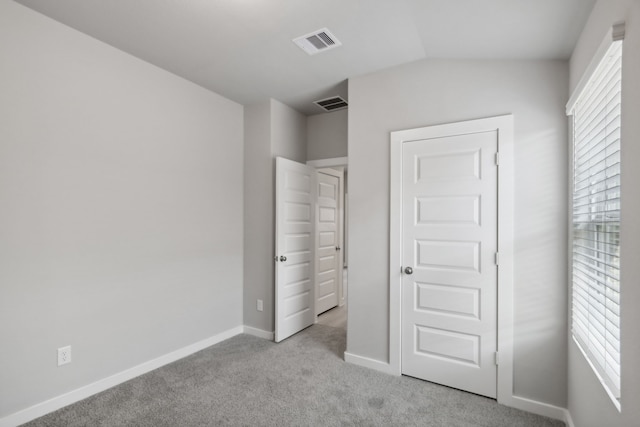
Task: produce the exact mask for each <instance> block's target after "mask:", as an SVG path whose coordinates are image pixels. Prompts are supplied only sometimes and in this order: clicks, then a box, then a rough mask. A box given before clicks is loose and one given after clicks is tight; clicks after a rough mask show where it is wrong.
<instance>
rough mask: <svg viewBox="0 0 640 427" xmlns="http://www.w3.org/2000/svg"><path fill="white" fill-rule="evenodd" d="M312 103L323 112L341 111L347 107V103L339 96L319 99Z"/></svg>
mask: <svg viewBox="0 0 640 427" xmlns="http://www.w3.org/2000/svg"><path fill="white" fill-rule="evenodd" d="M313 103H314V104H316V105H317V106H318V107H320V108H322V109H323V110H324V111H335V110H341V109H343V108H347V106H348V105H349V104H347V101H345V100H344V99H342V98H341V97H339V96H332V97H331V98H325V99H321V100H319V101H314V102H313Z"/></svg>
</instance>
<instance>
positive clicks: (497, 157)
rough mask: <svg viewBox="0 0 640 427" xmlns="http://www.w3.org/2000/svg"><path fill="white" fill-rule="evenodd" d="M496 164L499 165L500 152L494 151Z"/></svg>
mask: <svg viewBox="0 0 640 427" xmlns="http://www.w3.org/2000/svg"><path fill="white" fill-rule="evenodd" d="M495 160H496V166H500V153H496V159H495Z"/></svg>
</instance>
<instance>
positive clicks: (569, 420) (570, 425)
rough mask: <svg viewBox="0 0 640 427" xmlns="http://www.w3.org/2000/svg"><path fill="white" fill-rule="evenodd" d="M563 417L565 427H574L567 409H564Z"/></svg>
mask: <svg viewBox="0 0 640 427" xmlns="http://www.w3.org/2000/svg"><path fill="white" fill-rule="evenodd" d="M564 415H565V417H564V422H565V423H566V424H567V427H576V425H575V424H574V423H573V418H571V412H569V410H568V409H565V414H564Z"/></svg>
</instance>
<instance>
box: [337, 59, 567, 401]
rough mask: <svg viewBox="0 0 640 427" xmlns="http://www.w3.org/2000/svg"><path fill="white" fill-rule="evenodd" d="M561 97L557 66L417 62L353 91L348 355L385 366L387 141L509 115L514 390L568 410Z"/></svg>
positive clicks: (562, 74) (359, 83)
mask: <svg viewBox="0 0 640 427" xmlns="http://www.w3.org/2000/svg"><path fill="white" fill-rule="evenodd" d="M567 96H568V64H567V63H566V62H564V61H562V62H559V61H430V60H425V61H418V62H414V63H411V64H407V65H404V66H400V67H396V68H393V69H389V70H385V71H381V72H378V73H374V74H370V75H366V76H362V77H358V78H354V79H351V80H350V81H349V103H350V106H349V209H350V217H349V226H350V231H349V245H350V249H349V323H348V334H347V337H348V342H347V351H348V352H350V353H353V354H355V355H359V356H364V357H368V358H371V359H375V360H379V361H383V362H388V349H389V339H388V337H389V315H388V312H389V290H388V286H389V274H388V273H389V133H390V132H391V131H395V130H401V129H409V128H416V127H421V126H428V125H434V124H440V123H448V122H455V121H462V120H469V119H477V118H482V117H489V116H495V115H502V114H508V113H513V114H514V120H515V159H514V161H515V165H514V167H515V192H516V194H515V229H514V234H515V242H514V244H515V253H514V255H515V265H514V267H515V276H514V280H515V288H514V293H515V301H514V304H515V306H514V309H515V325H514V333H515V348H514V357H515V360H514V390H515V394H516V395H518V396H521V397H525V398H530V399H534V400H537V401H541V402H547V403H550V404H554V405H558V406H563V407H564V406H565V404H566V378H567V377H566V351H567V343H566V328H567V322H566V298H567V291H566V289H567V288H566V262H567V254H566V251H567V243H566V232H567V226H566V215H567V208H566V197H567V191H566V181H567V167H566V162H567V155H566V152H567V148H566V147H567V146H566V141H567V137H566V135H567V134H566V132H567V126H566V118H565V115H564V106H565V103H566V101H567ZM381 99H383V100H384V102H380V100H381Z"/></svg>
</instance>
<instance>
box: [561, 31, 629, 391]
mask: <svg viewBox="0 0 640 427" xmlns="http://www.w3.org/2000/svg"><path fill="white" fill-rule="evenodd" d="M621 77H622V40H618V41H614V42H613V43H612V44H611V45H610V46H609V48H608V50H607V52H606V54H605V55H604V57H603V59H602V60H601V61H600V63H599V64H598V66H597V67H596V68H595V71H594V72H593V74H592V75H591V77H590V79H589V80H588V82H587V83H586V85H585V86H584V88H583V90H582V91H581V93H580V95H579V96H578V98H577V99H576V102H575V104H574V105H573V109H572V111H571V112H570V113H571V115H573V164H574V169H573V212H572V214H573V242H572V244H573V245H572V246H573V271H572V276H573V285H572V296H573V298H572V332H573V336H574V337H575V339H576V340H577V341H578V343H579V344H580V346H581V347H582V350H583V351H584V352H585V353H586V355H587V357H588V358H589V360H590V361H591V364H592V365H593V366H594V368H595V369H596V371H597V372H598V374H599V375H600V377H601V379H602V380H603V382H604V383H605V385H606V386H607V388H608V389H609V391H610V392H611V393H612V394H613V395H614V397H616V398H619V397H620V105H621Z"/></svg>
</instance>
